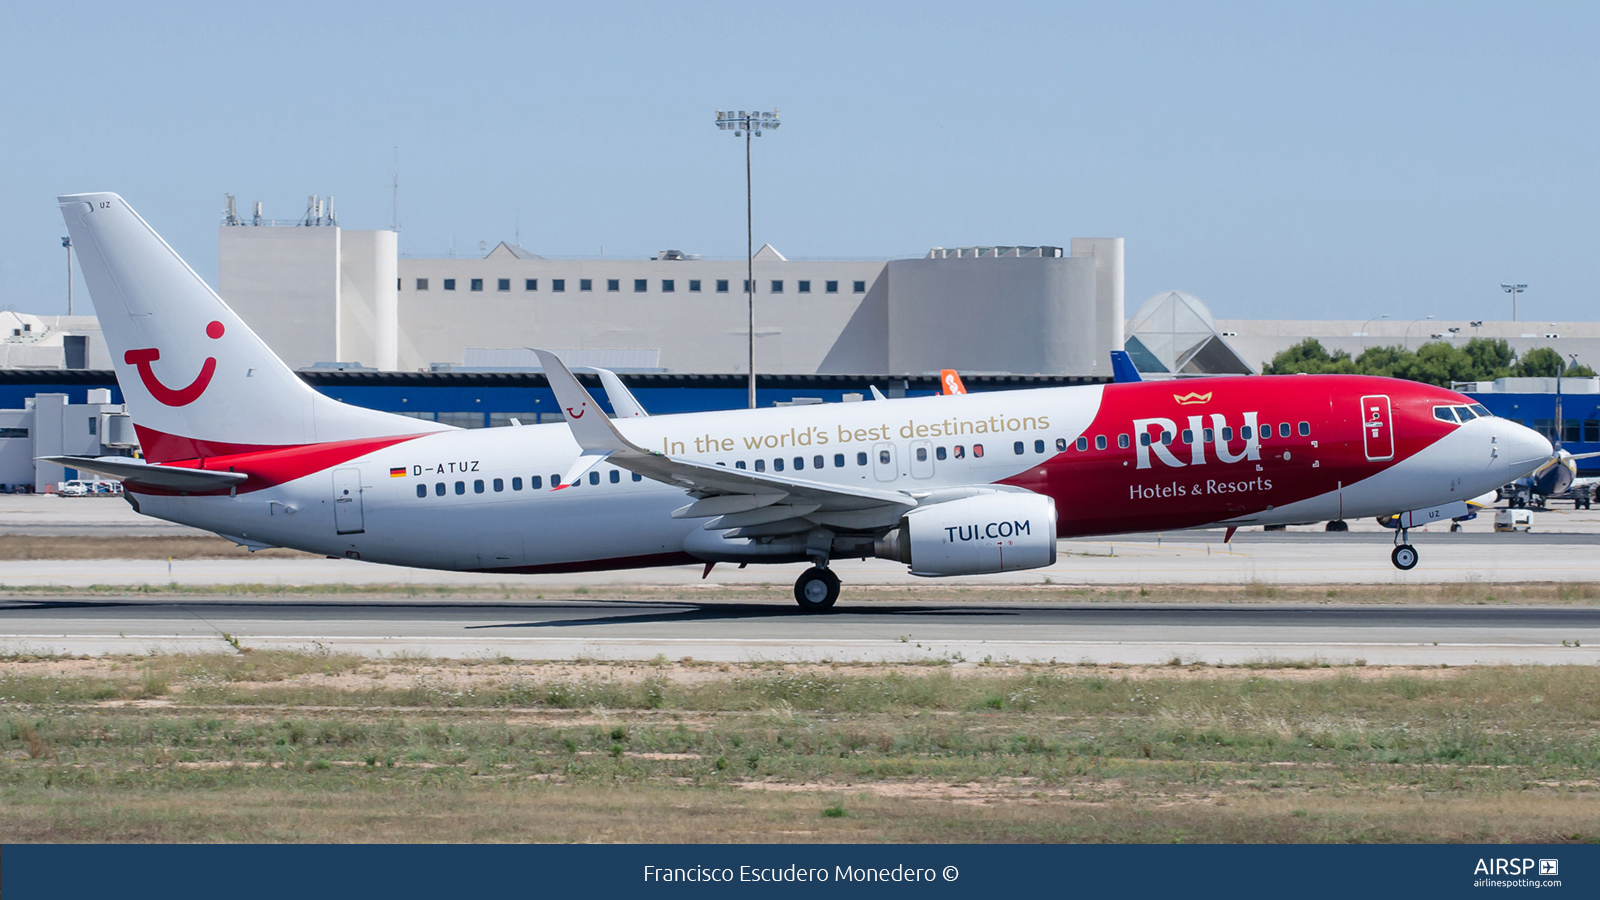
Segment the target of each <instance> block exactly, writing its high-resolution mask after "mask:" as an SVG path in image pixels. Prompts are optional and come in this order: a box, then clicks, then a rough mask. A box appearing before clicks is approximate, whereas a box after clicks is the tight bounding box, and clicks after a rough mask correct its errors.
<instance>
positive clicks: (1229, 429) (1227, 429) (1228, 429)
mask: <svg viewBox="0 0 1600 900" xmlns="http://www.w3.org/2000/svg"><path fill="white" fill-rule="evenodd" d="M1222 439H1223V440H1225V441H1231V440H1233V426H1232V425H1224V426H1222Z"/></svg>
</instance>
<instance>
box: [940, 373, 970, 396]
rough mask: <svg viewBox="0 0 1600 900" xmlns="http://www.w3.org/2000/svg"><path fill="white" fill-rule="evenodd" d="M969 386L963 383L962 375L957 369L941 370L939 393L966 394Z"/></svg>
mask: <svg viewBox="0 0 1600 900" xmlns="http://www.w3.org/2000/svg"><path fill="white" fill-rule="evenodd" d="M966 392H967V386H966V385H964V384H962V383H961V375H960V373H958V372H956V370H955V369H940V370H939V393H941V394H947V395H948V394H965V393H966Z"/></svg>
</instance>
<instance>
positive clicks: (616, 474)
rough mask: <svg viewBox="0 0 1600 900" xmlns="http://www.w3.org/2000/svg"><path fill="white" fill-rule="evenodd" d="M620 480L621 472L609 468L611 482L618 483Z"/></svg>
mask: <svg viewBox="0 0 1600 900" xmlns="http://www.w3.org/2000/svg"><path fill="white" fill-rule="evenodd" d="M621 481H622V472H620V471H618V470H617V469H612V470H611V483H612V484H619V483H621Z"/></svg>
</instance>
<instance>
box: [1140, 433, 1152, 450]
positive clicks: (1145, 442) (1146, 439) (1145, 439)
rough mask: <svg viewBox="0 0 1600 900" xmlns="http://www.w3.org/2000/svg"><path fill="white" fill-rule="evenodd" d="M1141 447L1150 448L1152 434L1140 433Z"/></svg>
mask: <svg viewBox="0 0 1600 900" xmlns="http://www.w3.org/2000/svg"><path fill="white" fill-rule="evenodd" d="M1139 446H1141V447H1148V446H1150V432H1148V431H1143V432H1140V433H1139Z"/></svg>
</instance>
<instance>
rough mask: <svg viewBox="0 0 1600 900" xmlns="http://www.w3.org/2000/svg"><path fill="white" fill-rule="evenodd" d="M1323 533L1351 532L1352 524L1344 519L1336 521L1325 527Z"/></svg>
mask: <svg viewBox="0 0 1600 900" xmlns="http://www.w3.org/2000/svg"><path fill="white" fill-rule="evenodd" d="M1322 530H1323V531H1349V530H1350V523H1349V522H1346V521H1345V520H1343V519H1334V520H1333V521H1331V522H1329V523H1328V524H1327V525H1326V526H1324V527H1323V529H1322Z"/></svg>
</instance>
